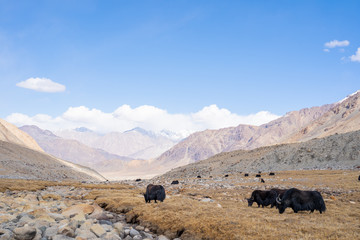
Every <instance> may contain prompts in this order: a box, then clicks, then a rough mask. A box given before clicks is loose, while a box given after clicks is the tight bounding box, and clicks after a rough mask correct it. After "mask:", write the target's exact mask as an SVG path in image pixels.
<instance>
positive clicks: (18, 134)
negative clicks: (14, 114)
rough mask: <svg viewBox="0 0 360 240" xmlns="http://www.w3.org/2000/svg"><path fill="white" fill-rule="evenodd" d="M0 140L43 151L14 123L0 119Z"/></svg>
mask: <svg viewBox="0 0 360 240" xmlns="http://www.w3.org/2000/svg"><path fill="white" fill-rule="evenodd" d="M0 140H1V141H5V142H10V143H15V144H19V145H22V146H24V147H27V148H30V149H33V150H36V151H39V152H44V150H42V149H41V147H40V146H39V145H38V144H37V142H36V141H35V140H34V139H33V138H32V137H30V136H29V135H28V134H27V133H25V132H23V131H21V130H19V129H18V128H17V127H16V126H15V125H13V124H11V123H8V122H6V121H5V120H3V119H0Z"/></svg>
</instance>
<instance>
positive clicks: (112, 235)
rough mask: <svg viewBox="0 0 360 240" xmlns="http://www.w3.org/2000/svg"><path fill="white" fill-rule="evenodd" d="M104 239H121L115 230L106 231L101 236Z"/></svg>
mask: <svg viewBox="0 0 360 240" xmlns="http://www.w3.org/2000/svg"><path fill="white" fill-rule="evenodd" d="M103 239H104V240H121V237H120V236H119V235H117V234H116V233H115V232H109V233H106V235H105V236H104V237H103Z"/></svg>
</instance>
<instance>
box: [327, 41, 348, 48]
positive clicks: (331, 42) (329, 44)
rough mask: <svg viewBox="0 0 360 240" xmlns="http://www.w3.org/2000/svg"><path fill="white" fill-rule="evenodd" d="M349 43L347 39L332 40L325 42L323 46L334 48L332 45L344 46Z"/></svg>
mask: <svg viewBox="0 0 360 240" xmlns="http://www.w3.org/2000/svg"><path fill="white" fill-rule="evenodd" d="M349 44H350V42H349V41H348V40H344V41H338V40H333V41H330V42H327V43H325V44H324V46H325V47H327V48H334V47H346V46H349Z"/></svg>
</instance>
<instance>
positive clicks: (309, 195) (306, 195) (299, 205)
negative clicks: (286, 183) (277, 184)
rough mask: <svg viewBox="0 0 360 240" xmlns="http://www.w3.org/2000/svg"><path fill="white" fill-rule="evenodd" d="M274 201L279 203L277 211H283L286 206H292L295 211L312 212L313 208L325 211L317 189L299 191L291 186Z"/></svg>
mask: <svg viewBox="0 0 360 240" xmlns="http://www.w3.org/2000/svg"><path fill="white" fill-rule="evenodd" d="M276 201H277V203H278V204H279V205H278V208H279V213H283V212H284V211H285V209H286V208H288V207H290V208H292V209H293V211H294V212H295V213H297V212H298V211H311V212H314V210H318V211H319V212H320V213H322V212H325V211H326V206H325V202H324V199H323V197H322V196H321V194H320V193H319V192H318V191H301V190H299V189H296V188H291V189H289V190H287V191H286V192H285V193H284V195H283V197H282V198H281V197H280V198H277V199H276Z"/></svg>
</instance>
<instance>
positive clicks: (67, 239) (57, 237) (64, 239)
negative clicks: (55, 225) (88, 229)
mask: <svg viewBox="0 0 360 240" xmlns="http://www.w3.org/2000/svg"><path fill="white" fill-rule="evenodd" d="M74 239H75V238H72V237H68V236H64V235H55V236H54V237H53V238H52V240H74Z"/></svg>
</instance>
